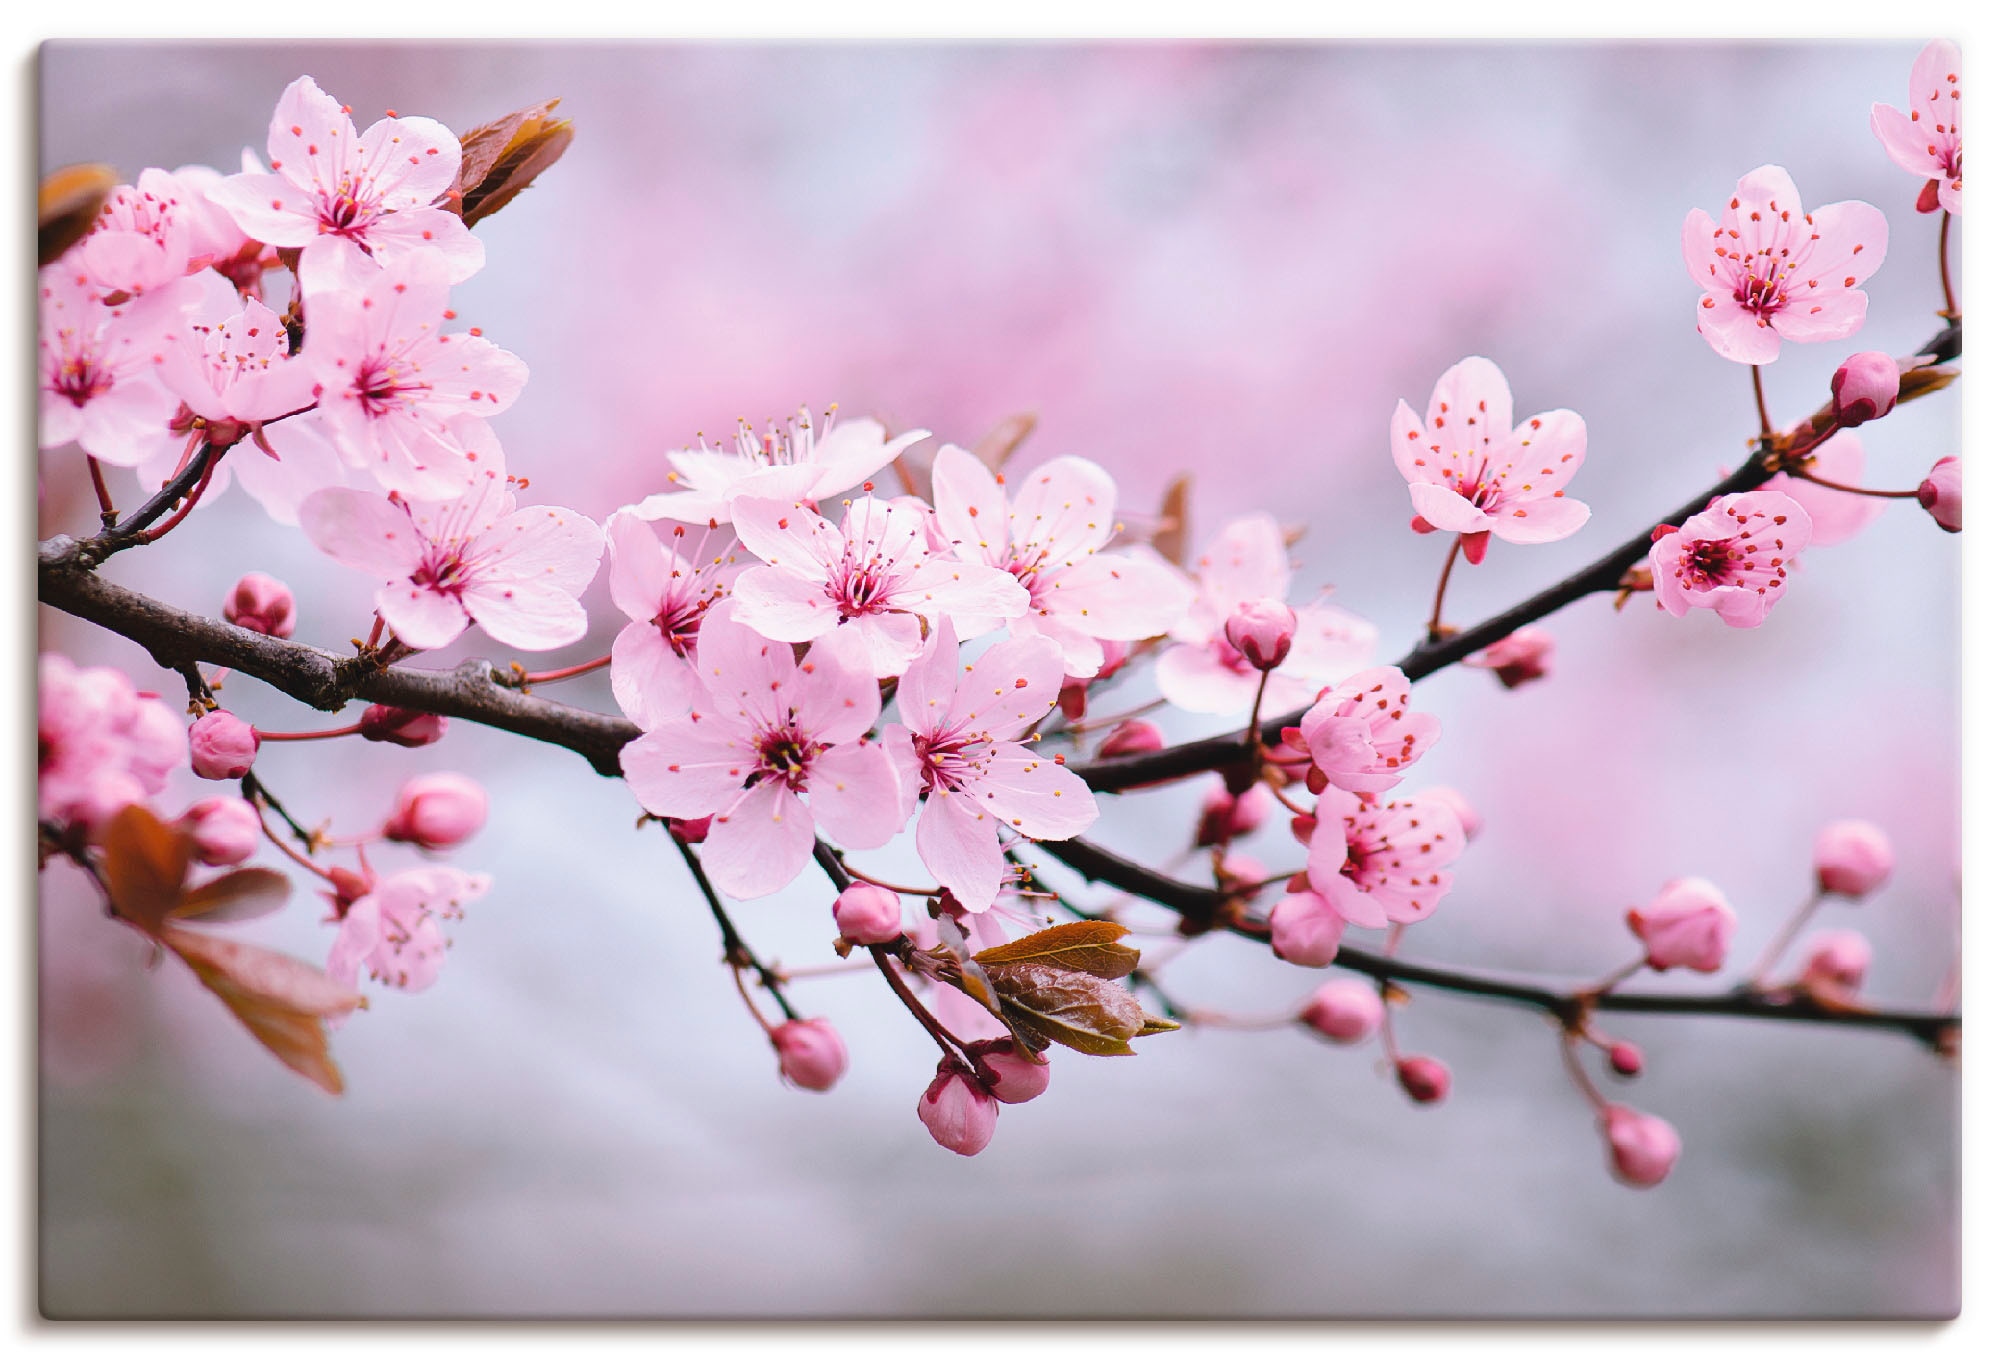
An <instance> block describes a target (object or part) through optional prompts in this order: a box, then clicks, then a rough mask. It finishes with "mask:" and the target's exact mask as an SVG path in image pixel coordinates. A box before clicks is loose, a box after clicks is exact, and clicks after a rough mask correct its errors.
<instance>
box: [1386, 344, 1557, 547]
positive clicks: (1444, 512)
mask: <svg viewBox="0 0 2000 1359" xmlns="http://www.w3.org/2000/svg"><path fill="white" fill-rule="evenodd" d="M1584 444H1585V430H1584V425H1583V417H1582V416H1580V415H1578V414H1577V413H1576V412H1575V411H1571V410H1553V411H1543V412H1542V413H1541V414H1540V415H1532V416H1529V417H1528V418H1527V419H1526V420H1523V421H1522V422H1521V423H1520V424H1519V425H1518V426H1517V425H1515V424H1514V393H1513V390H1512V389H1511V388H1510V387H1508V385H1507V379H1506V377H1505V376H1504V375H1503V374H1502V373H1501V372H1500V369H1499V367H1498V365H1496V364H1495V363H1494V362H1493V361H1492V360H1491V359H1484V358H1480V357H1478V356H1476V355H1475V356H1474V357H1472V358H1469V359H1461V360H1460V361H1459V362H1457V363H1455V364H1453V365H1452V366H1451V367H1450V368H1447V369H1446V370H1445V373H1444V376H1443V377H1441V378H1439V379H1438V380H1437V386H1435V387H1433V388H1432V389H1431V401H1430V406H1429V407H1428V409H1427V410H1426V411H1425V412H1424V416H1423V418H1422V419H1419V418H1418V417H1417V413H1416V412H1415V411H1413V410H1411V409H1410V405H1409V403H1408V402H1406V401H1398V402H1397V403H1396V414H1395V415H1394V417H1393V418H1392V419H1391V420H1390V422H1389V446H1390V451H1391V452H1392V453H1393V455H1394V457H1395V460H1396V470H1397V471H1399V472H1401V473H1402V474H1403V477H1404V479H1405V480H1406V481H1408V482H1409V483H1410V503H1411V504H1412V505H1414V506H1415V507H1416V511H1417V515H1418V517H1419V518H1420V519H1422V520H1423V522H1424V524H1426V525H1427V526H1429V527H1430V528H1438V529H1443V530H1445V531H1446V532H1448V533H1458V534H1464V535H1468V536H1467V537H1466V538H1465V539H1464V540H1463V542H1464V547H1465V559H1466V560H1467V561H1469V562H1472V563H1474V564H1477V563H1478V562H1479V561H1481V560H1482V559H1483V558H1484V557H1485V555H1486V547H1485V544H1486V540H1485V539H1484V538H1478V537H1477V535H1480V534H1485V533H1493V534H1497V535H1498V536H1499V537H1500V538H1501V539H1502V540H1503V541H1505V542H1509V543H1552V542H1555V541H1556V540H1557V539H1560V538H1567V537H1569V535H1570V534H1572V533H1575V532H1576V531H1577V530H1578V529H1580V528H1582V527H1583V525H1584V521H1585V520H1587V519H1589V518H1590V510H1589V508H1588V507H1587V506H1585V505H1584V504H1583V502H1582V501H1579V500H1571V499H1569V498H1568V496H1567V494H1566V491H1565V488H1566V487H1567V486H1568V485H1569V480H1570V478H1571V477H1573V476H1575V475H1576V471H1577V469H1578V468H1579V467H1581V466H1583V456H1584Z"/></svg>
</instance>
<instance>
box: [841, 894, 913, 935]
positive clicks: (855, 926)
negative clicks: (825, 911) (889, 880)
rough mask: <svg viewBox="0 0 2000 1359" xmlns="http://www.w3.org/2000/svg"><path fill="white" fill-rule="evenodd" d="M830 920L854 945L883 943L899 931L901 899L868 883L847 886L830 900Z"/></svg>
mask: <svg viewBox="0 0 2000 1359" xmlns="http://www.w3.org/2000/svg"><path fill="white" fill-rule="evenodd" d="M833 923H834V924H836V925H838V926H839V927H840V933H841V937H842V938H845V939H851V940H853V941H854V942H855V943H857V944H886V943H888V942H889V941H890V940H892V939H897V938H900V937H901V936H902V933H903V899H902V898H901V897H899V896H897V895H896V894H895V893H894V892H891V891H890V890H889V889H888V888H886V887H877V886H876V885H875V884H874V883H872V882H857V883H854V884H852V885H850V886H849V887H848V888H847V890H845V891H844V892H842V893H841V894H840V895H839V896H837V897H835V898H834V901H833Z"/></svg>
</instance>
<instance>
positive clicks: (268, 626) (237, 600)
mask: <svg viewBox="0 0 2000 1359" xmlns="http://www.w3.org/2000/svg"><path fill="white" fill-rule="evenodd" d="M222 616H223V617H224V618H226V619H228V620H229V621H230V622H232V623H234V624H235V625H236V626H237V627H239V628H242V629H244V630H245V631H248V632H261V633H263V634H264V635H265V636H266V637H289V636H291V635H292V624H293V622H294V621H295V620H296V618H297V616H298V615H297V609H296V606H295V605H294V604H293V603H292V592H291V591H290V590H289V589H287V588H285V583H284V582H283V581H281V580H273V579H272V578H271V577H269V576H267V575H265V574H264V573H263V572H261V571H252V572H251V573H250V574H249V575H247V576H245V577H243V579H241V580H239V581H237V582H236V587H235V588H234V589H232V590H231V591H230V592H229V598H227V599H225V600H223V601H222Z"/></svg>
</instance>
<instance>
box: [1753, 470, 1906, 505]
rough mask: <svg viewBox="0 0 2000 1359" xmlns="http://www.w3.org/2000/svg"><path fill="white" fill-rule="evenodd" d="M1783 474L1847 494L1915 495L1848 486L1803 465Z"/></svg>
mask: <svg viewBox="0 0 2000 1359" xmlns="http://www.w3.org/2000/svg"><path fill="white" fill-rule="evenodd" d="M1785 475H1787V476H1793V477H1797V478H1798V479H1799V480H1800V481H1810V482H1811V483H1812V484H1813V485H1815V486H1824V487H1826V489H1827V490H1829V491H1845V492H1847V494H1849V495H1870V496H1875V497H1878V498H1879V499H1882V500H1914V499H1915V498H1916V496H1917V492H1915V491H1876V490H1871V489H1869V488H1868V487H1866V486H1849V485H1846V484H1845V483H1843V482H1838V481H1828V480H1827V479H1826V478H1825V477H1823V476H1820V475H1818V474H1817V473H1814V472H1809V471H1807V470H1806V469H1805V468H1803V467H1793V468H1788V469H1787V470H1786V473H1785Z"/></svg>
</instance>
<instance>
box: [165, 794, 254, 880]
mask: <svg viewBox="0 0 2000 1359" xmlns="http://www.w3.org/2000/svg"><path fill="white" fill-rule="evenodd" d="M175 824H176V825H177V826H178V827H179V828H180V829H182V830H185V831H186V832H187V834H188V841H189V843H190V844H192V845H193V846H194V854H195V857H196V858H197V859H199V860H201V861H202V862H203V863H205V864H207V865H208V866H209V867H211V868H226V867H228V866H230V865H231V864H240V863H242V862H243V861H244V860H245V859H247V858H249V857H250V856H251V855H252V854H254V853H255V852H256V850H257V841H258V840H259V839H261V838H262V836H263V833H264V823H263V822H262V821H261V820H259V819H258V816H257V809H256V808H255V807H252V806H251V805H250V804H249V803H248V802H245V801H244V800H243V799H242V798H240V797H208V798H203V799H202V800H201V801H199V802H197V803H195V804H194V805H193V806H192V807H189V808H188V809H187V811H185V812H183V813H182V814H181V817H180V819H179V821H177V822H176V823H175Z"/></svg>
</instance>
